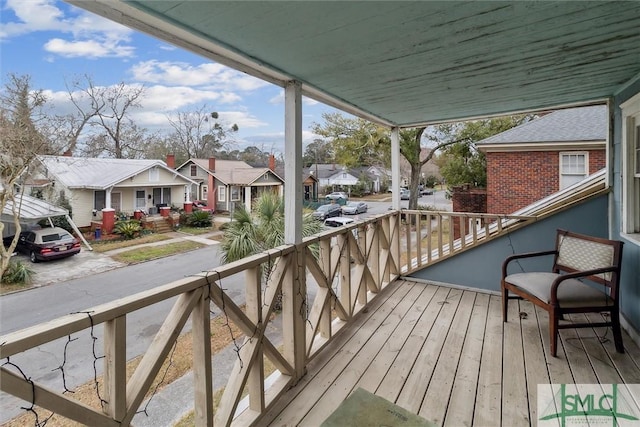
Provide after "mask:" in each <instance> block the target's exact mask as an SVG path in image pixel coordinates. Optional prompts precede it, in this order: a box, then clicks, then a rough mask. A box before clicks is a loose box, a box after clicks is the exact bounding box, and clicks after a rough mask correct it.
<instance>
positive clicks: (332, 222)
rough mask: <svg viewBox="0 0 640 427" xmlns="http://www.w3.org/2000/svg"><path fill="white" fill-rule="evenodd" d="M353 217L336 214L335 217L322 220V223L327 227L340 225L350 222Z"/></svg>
mask: <svg viewBox="0 0 640 427" xmlns="http://www.w3.org/2000/svg"><path fill="white" fill-rule="evenodd" d="M352 222H353V219H351V218H345V217H343V216H337V217H335V218H328V219H325V220H324V225H325V226H327V227H341V226H343V225H347V224H351V223H352Z"/></svg>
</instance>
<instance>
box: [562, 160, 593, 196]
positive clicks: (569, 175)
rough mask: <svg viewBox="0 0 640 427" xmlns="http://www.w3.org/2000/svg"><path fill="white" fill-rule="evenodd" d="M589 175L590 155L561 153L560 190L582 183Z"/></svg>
mask: <svg viewBox="0 0 640 427" xmlns="http://www.w3.org/2000/svg"><path fill="white" fill-rule="evenodd" d="M587 175H589V153H588V152H586V151H569V152H561V153H560V190H563V189H565V188H567V187H569V186H570V185H573V184H575V183H577V182H580V181H582V180H583V179H585V178H586V176H587Z"/></svg>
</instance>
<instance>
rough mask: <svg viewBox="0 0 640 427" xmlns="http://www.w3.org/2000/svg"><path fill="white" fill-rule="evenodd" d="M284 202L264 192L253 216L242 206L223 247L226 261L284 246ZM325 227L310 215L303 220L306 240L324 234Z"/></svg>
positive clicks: (223, 256) (256, 204) (229, 228)
mask: <svg viewBox="0 0 640 427" xmlns="http://www.w3.org/2000/svg"><path fill="white" fill-rule="evenodd" d="M284 222H285V218H284V200H283V198H282V197H280V196H278V195H276V194H274V193H270V192H264V193H262V195H261V196H260V197H259V198H258V199H257V200H256V203H255V206H254V208H253V211H252V212H249V211H247V209H246V208H245V207H244V205H241V206H239V207H238V208H237V209H236V210H235V212H234V214H233V221H232V222H231V223H229V225H228V226H227V228H226V230H225V233H224V238H223V241H222V244H221V249H222V261H223V262H225V263H226V262H232V261H237V260H239V259H242V258H244V257H247V256H249V255H254V254H257V253H260V252H263V251H265V250H268V249H272V248H275V247H277V246H280V245H283V244H284ZM322 229H323V227H322V223H321V222H319V221H317V220H316V219H314V218H313V217H312V216H311V214H310V213H305V214H304V216H303V217H302V236H303V237H307V236H311V235H313V234H316V233H319V232H320V231H322Z"/></svg>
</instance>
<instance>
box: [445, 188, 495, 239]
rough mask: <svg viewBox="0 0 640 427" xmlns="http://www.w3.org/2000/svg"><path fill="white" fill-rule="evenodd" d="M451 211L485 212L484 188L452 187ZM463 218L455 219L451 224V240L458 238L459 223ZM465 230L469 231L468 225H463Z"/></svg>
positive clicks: (485, 197)
mask: <svg viewBox="0 0 640 427" xmlns="http://www.w3.org/2000/svg"><path fill="white" fill-rule="evenodd" d="M451 200H452V202H453V206H452V209H453V211H454V212H475V213H486V212H487V190H485V189H484V188H476V187H471V186H470V185H468V184H466V185H461V186H456V187H453V189H452V197H451ZM465 220H466V219H465V218H455V220H454V222H453V238H454V239H458V238H460V222H459V221H465ZM465 230H467V231H468V230H469V224H465Z"/></svg>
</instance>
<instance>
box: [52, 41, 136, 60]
mask: <svg viewBox="0 0 640 427" xmlns="http://www.w3.org/2000/svg"><path fill="white" fill-rule="evenodd" d="M44 49H45V50H46V51H47V52H50V53H54V54H57V55H60V56H63V57H66V58H76V57H83V58H90V59H95V58H106V57H130V56H133V54H134V51H135V48H133V47H132V46H122V45H119V44H112V43H108V42H106V43H105V42H99V41H97V40H82V41H80V40H74V41H67V40H62V39H57V38H56V39H51V40H49V41H48V42H46V43H45V45H44Z"/></svg>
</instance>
